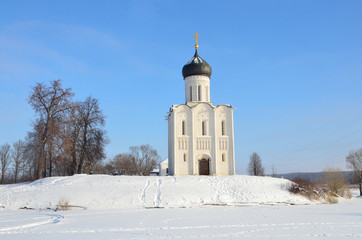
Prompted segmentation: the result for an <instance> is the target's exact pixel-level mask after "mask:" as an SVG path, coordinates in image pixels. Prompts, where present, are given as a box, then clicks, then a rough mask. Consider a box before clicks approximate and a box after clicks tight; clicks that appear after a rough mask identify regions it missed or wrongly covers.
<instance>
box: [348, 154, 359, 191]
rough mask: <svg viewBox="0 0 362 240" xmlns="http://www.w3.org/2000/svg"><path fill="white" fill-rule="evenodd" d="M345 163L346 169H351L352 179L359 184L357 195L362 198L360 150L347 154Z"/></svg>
mask: <svg viewBox="0 0 362 240" xmlns="http://www.w3.org/2000/svg"><path fill="white" fill-rule="evenodd" d="M346 163H347V167H348V168H350V169H353V173H354V179H356V180H357V182H358V184H359V194H360V196H362V148H360V149H358V150H357V151H351V152H349V154H348V155H347V156H346Z"/></svg>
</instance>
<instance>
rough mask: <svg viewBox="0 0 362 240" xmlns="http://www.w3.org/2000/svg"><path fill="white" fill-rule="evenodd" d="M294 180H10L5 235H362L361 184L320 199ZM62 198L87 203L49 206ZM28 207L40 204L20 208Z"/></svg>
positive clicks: (1, 216)
mask: <svg viewBox="0 0 362 240" xmlns="http://www.w3.org/2000/svg"><path fill="white" fill-rule="evenodd" d="M288 183H289V181H288V180H284V179H276V178H269V177H250V176H228V177H201V176H185V177H125V176H102V175H97V176H86V175H76V176H73V177H53V178H47V179H43V180H39V181H36V182H33V183H24V184H15V185H2V186H0V193H1V195H0V205H2V206H3V207H4V208H1V207H0V239H12V240H18V239H27V240H35V239H36V240H43V239H44V240H45V239H47V240H49V239H51V240H57V239H70V240H72V239H87V240H96V239H97V240H98V239H278V240H279V239H293V240H309V239H361V238H362V198H359V197H356V195H357V190H356V191H355V192H354V193H353V195H354V197H353V198H352V199H351V200H345V199H340V203H338V204H333V205H329V204H319V203H311V202H309V201H308V200H305V199H303V198H301V197H299V196H295V195H291V194H289V193H288V192H287V191H286V190H285V186H286V184H288ZM61 198H63V199H65V198H66V199H67V200H68V201H69V203H70V204H71V205H81V206H84V207H86V208H87V209H86V210H81V209H77V208H74V209H73V210H70V211H56V212H55V211H52V210H44V208H45V207H54V206H55V205H56V204H58V202H59V201H60V200H59V199H61ZM286 203H293V204H298V205H287V204H286ZM210 204H219V205H217V206H215V205H210ZM224 204H226V205H224ZM268 204H270V205H268ZM24 206H27V207H32V208H37V210H18V208H19V207H24ZM146 207H162V208H150V209H149V208H146Z"/></svg>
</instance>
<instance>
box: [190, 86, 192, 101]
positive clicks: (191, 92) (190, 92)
mask: <svg viewBox="0 0 362 240" xmlns="http://www.w3.org/2000/svg"><path fill="white" fill-rule="evenodd" d="M190 102H192V86H190Z"/></svg>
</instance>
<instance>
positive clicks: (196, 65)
mask: <svg viewBox="0 0 362 240" xmlns="http://www.w3.org/2000/svg"><path fill="white" fill-rule="evenodd" d="M211 73H212V70H211V67H210V65H209V64H208V63H207V62H206V61H205V60H204V59H202V58H201V57H200V56H199V54H198V53H197V49H196V51H195V55H194V56H193V58H191V60H190V61H188V62H187V63H186V64H185V66H184V67H183V68H182V76H183V77H184V79H185V78H187V77H189V76H193V75H204V76H207V77H210V76H211Z"/></svg>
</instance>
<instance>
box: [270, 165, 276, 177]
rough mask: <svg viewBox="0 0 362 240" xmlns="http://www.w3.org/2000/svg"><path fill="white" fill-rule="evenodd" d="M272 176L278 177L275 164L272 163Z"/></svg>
mask: <svg viewBox="0 0 362 240" xmlns="http://www.w3.org/2000/svg"><path fill="white" fill-rule="evenodd" d="M271 176H272V177H277V170H276V169H275V166H274V165H272V174H271Z"/></svg>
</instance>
